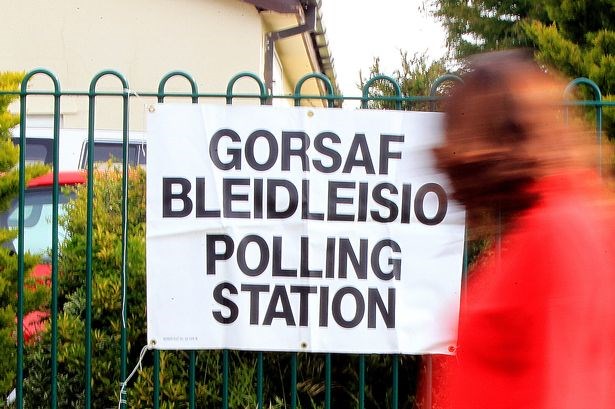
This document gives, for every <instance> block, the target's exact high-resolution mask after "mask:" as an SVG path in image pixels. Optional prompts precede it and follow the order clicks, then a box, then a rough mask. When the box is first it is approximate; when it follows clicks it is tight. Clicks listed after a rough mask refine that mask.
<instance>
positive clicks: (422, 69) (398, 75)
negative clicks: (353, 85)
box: [359, 51, 449, 111]
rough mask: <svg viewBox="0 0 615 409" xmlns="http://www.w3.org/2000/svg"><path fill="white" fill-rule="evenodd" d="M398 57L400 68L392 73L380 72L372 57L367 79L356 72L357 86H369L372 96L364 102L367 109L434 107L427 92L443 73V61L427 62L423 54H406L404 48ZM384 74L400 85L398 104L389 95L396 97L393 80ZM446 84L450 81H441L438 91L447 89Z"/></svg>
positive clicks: (429, 108)
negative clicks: (357, 75) (402, 98)
mask: <svg viewBox="0 0 615 409" xmlns="http://www.w3.org/2000/svg"><path fill="white" fill-rule="evenodd" d="M400 57H401V67H400V68H399V69H397V70H395V71H394V72H393V73H392V75H391V74H387V73H383V72H382V70H381V68H380V59H379V58H378V57H376V58H374V63H373V64H372V66H371V67H369V69H368V74H367V77H366V78H364V77H363V73H359V78H360V84H359V86H360V89H361V90H363V89H364V88H365V86H366V85H370V86H369V89H368V90H367V91H368V95H369V96H370V98H372V99H371V100H370V101H369V102H368V104H367V106H368V108H374V109H403V110H412V111H432V110H435V109H437V104H433V103H431V102H430V101H428V100H427V98H426V97H428V96H429V95H430V92H431V87H432V85H433V84H434V82H435V80H436V79H437V78H438V77H440V76H441V75H443V74H445V73H446V66H445V64H444V61H443V60H437V61H433V62H429V60H428V58H427V55H426V54H425V53H423V54H418V53H415V54H413V55H408V52H406V51H401V52H400ZM383 76H386V77H389V78H390V79H391V80H393V81H395V82H396V83H397V84H398V85H399V87H400V95H399V96H401V97H404V101H403V102H401V103H397V101H395V100H391V99H390V97H395V96H397V93H396V90H395V87H394V85H393V83H392V82H391V81H390V80H387V79H385V78H383ZM378 78H379V79H378ZM370 81H371V83H370ZM447 85H449V84H446V83H445V84H443V86H442V87H440V88H439V92H438V94H441V93H443V92H446V87H447ZM383 97H384V98H383ZM387 98H388V99H387Z"/></svg>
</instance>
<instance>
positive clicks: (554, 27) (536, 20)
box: [426, 0, 615, 138]
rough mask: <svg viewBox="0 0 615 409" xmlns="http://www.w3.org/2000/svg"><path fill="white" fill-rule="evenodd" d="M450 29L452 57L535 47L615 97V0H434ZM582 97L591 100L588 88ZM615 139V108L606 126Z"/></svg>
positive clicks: (545, 58)
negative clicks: (614, 0)
mask: <svg viewBox="0 0 615 409" xmlns="http://www.w3.org/2000/svg"><path fill="white" fill-rule="evenodd" d="M426 7H427V8H428V9H429V10H430V11H431V13H432V14H433V15H434V16H435V17H436V18H438V19H439V20H440V21H441V22H442V24H443V25H444V28H445V30H446V32H447V46H448V48H449V52H450V55H451V57H453V58H455V59H463V58H465V57H467V56H469V55H471V54H474V53H476V52H483V51H493V50H501V49H506V48H512V47H532V48H534V49H535V50H536V54H535V56H536V59H537V60H538V61H539V62H540V63H542V64H544V65H545V66H549V67H554V68H556V69H557V70H559V71H561V72H562V73H563V74H565V75H567V76H569V77H571V78H575V77H587V78H589V79H591V80H592V81H594V82H595V83H596V84H597V85H598V87H599V88H600V90H601V91H602V94H603V95H604V96H605V99H606V100H610V101H613V100H615V3H614V2H613V1H612V0H536V1H535V0H472V1H470V0H465V1H458V0H432V1H429V2H428V3H427V6H426ZM581 97H582V98H588V99H592V98H593V95H592V94H591V92H588V90H586V89H584V90H582V95H581ZM603 128H604V129H605V130H606V131H607V133H608V135H609V137H611V138H613V137H615V110H613V109H610V110H605V111H604V127H603Z"/></svg>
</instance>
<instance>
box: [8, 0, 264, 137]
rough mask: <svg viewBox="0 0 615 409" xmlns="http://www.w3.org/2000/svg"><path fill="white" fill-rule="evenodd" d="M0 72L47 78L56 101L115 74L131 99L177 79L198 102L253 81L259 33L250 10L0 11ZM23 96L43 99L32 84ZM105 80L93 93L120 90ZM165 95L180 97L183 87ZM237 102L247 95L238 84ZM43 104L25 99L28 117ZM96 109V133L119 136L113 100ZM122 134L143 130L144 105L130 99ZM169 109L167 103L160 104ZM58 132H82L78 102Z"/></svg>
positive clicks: (63, 4)
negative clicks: (56, 91) (179, 73)
mask: <svg viewBox="0 0 615 409" xmlns="http://www.w3.org/2000/svg"><path fill="white" fill-rule="evenodd" d="M2 8H3V15H4V18H3V23H2V25H0V36H2V38H4V41H3V42H2V46H1V47H0V71H8V70H11V71H15V70H23V71H30V70H32V69H34V68H47V69H49V70H50V71H52V72H54V73H55V74H56V75H57V77H58V78H59V80H60V83H61V87H62V90H63V91H84V90H87V89H88V88H89V86H90V81H91V79H92V78H93V77H94V76H95V75H96V74H97V73H98V72H100V71H101V70H103V69H114V70H117V71H119V72H120V73H122V74H123V75H124V76H125V78H126V79H127V80H128V82H129V86H130V88H131V89H132V90H135V91H149V92H156V91H157V88H158V83H159V81H160V79H161V78H162V77H163V76H164V75H165V74H166V73H168V72H170V71H173V70H183V71H186V72H188V73H189V74H191V75H192V77H193V78H194V79H195V80H196V82H197V85H198V87H199V91H200V92H202V93H224V92H225V90H226V85H227V83H228V80H229V79H230V78H231V77H232V76H233V75H235V74H237V73H239V72H241V71H251V72H254V73H257V74H258V75H259V76H261V77H262V54H263V36H264V32H263V28H262V22H261V18H260V16H259V15H258V12H257V10H256V9H255V8H254V7H253V6H252V5H249V4H247V3H243V2H241V1H238V0H129V1H126V0H105V1H90V0H62V1H49V0H20V1H9V2H5V4H3V7H2ZM30 88H31V89H32V88H35V89H41V88H43V89H50V88H51V84H50V83H49V81H47V80H42V79H41V78H36V81H33V82H32V83H31V86H30ZM120 89H121V85H120V83H119V81H118V80H116V79H114V78H105V79H103V80H101V81H100V82H99V85H98V87H97V90H98V91H105V90H106V91H108V90H114V91H117V90H120ZM167 90H169V91H189V86H188V84H187V82H186V81H184V80H180V79H177V80H172V81H169V83H168V86H167ZM235 90H236V91H237V92H255V93H256V92H257V87H256V86H254V85H253V83H250V81H247V80H244V81H240V82H239V83H237V85H236V87H235ZM49 98H50V97H29V99H28V107H29V108H28V110H29V114H33V115H40V116H41V117H45V116H46V115H48V114H49V113H50V109H51V104H50V100H49ZM107 99H108V101H106V100H103V99H102V98H98V99H97V105H98V109H97V114H96V115H97V120H96V127H97V128H102V129H104V128H107V129H113V128H115V129H117V128H119V127H121V116H120V115H119V113H121V99H117V98H115V99H114V98H107ZM133 100H134V101H133V103H132V104H131V128H133V129H142V128H143V126H144V125H143V117H144V115H143V112H144V106H145V105H146V104H147V103H151V102H154V100H153V99H147V100H146V99H139V98H133ZM169 100H171V99H169ZM62 114H63V115H62V120H63V126H64V127H68V128H75V127H77V128H81V127H86V126H87V122H86V121H87V98H84V97H63V98H62Z"/></svg>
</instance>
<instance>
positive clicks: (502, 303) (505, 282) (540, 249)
mask: <svg viewBox="0 0 615 409" xmlns="http://www.w3.org/2000/svg"><path fill="white" fill-rule="evenodd" d="M534 189H537V190H538V191H539V192H540V193H541V200H540V201H539V202H538V203H537V204H536V205H535V206H534V207H533V208H531V209H530V210H528V211H526V212H524V214H522V215H521V216H520V217H518V218H516V219H515V221H514V222H513V225H512V227H511V228H510V229H508V232H507V233H506V234H505V235H504V237H503V238H502V241H501V243H502V244H501V252H499V255H498V251H497V249H496V248H494V249H493V250H492V251H491V252H489V253H490V255H488V256H487V257H486V258H485V259H484V260H483V261H482V262H480V263H479V264H478V266H477V268H476V271H473V272H472V273H471V276H470V280H469V284H468V294H467V301H466V302H465V303H464V305H462V314H461V317H460V324H459V340H458V351H457V356H456V357H453V358H451V359H450V361H449V362H447V363H446V364H445V365H444V368H443V372H442V373H440V374H437V375H436V378H435V383H436V388H435V390H434V392H435V395H434V400H435V401H436V405H434V407H440V408H472V409H480V408H489V409H491V408H515V409H518V408H531V409H542V408H553V409H567V408H570V409H573V408H574V409H578V408H592V409H600V408H605V409H606V408H615V214H614V212H615V206H614V204H613V201H612V200H613V196H612V195H611V194H607V193H606V192H605V191H604V190H603V188H602V187H601V185H600V181H599V178H598V177H597V176H596V175H595V174H594V173H592V172H586V173H577V174H574V175H560V176H550V177H548V178H545V179H544V180H542V181H540V182H539V183H537V184H536V185H535V186H534ZM496 247H497V246H496ZM464 307H465V308H464Z"/></svg>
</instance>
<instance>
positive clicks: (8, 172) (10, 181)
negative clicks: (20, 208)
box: [0, 72, 49, 407]
mask: <svg viewBox="0 0 615 409" xmlns="http://www.w3.org/2000/svg"><path fill="white" fill-rule="evenodd" d="M22 78H23V73H6V72H0V92H2V91H13V90H16V89H17V88H18V86H19V83H20V82H21V80H22ZM14 99H15V97H14V96H13V95H6V94H0V175H1V176H0V211H6V210H7V209H8V207H9V205H10V204H11V202H12V201H13V199H14V198H15V197H16V196H17V193H18V189H19V174H18V171H17V169H16V165H17V163H18V160H19V148H17V147H16V146H15V145H14V144H13V142H12V141H11V140H10V137H11V133H10V129H11V128H12V127H14V126H15V125H17V124H18V123H19V117H18V116H17V115H14V114H11V113H10V112H8V106H9V104H10V103H11V102H12V101H13V100H14ZM45 171H46V168H45V167H44V166H41V165H34V166H28V167H27V168H26V178H30V177H32V176H38V175H40V174H42V173H43V172H45ZM16 236H17V232H16V231H7V230H2V229H0V245H1V246H0V358H1V359H0V407H3V406H4V405H5V398H6V396H8V394H9V393H10V392H11V391H12V390H13V389H14V388H15V386H16V385H15V379H16V368H17V321H16V315H17V296H16V295H17V293H18V288H17V256H16V255H15V252H14V251H13V249H11V248H9V247H8V246H6V244H7V243H9V242H11V241H12V240H14V239H15V237H16ZM24 259H25V263H24V264H25V269H24V271H26V274H25V277H24V281H25V288H26V289H27V291H25V293H24V314H27V313H28V312H31V311H35V310H45V306H46V305H47V303H48V299H49V291H48V288H47V287H45V286H44V285H41V284H39V283H37V282H35V281H34V279H32V277H30V274H29V271H30V270H31V268H32V267H33V266H34V265H36V264H38V263H39V262H40V259H39V258H38V257H36V256H33V255H30V254H26V255H25V257H24ZM28 346H29V345H26V348H27V347H28Z"/></svg>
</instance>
